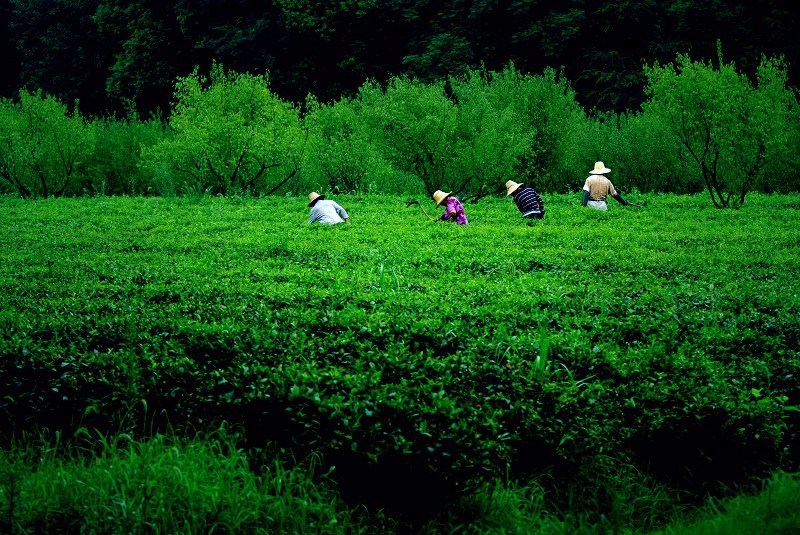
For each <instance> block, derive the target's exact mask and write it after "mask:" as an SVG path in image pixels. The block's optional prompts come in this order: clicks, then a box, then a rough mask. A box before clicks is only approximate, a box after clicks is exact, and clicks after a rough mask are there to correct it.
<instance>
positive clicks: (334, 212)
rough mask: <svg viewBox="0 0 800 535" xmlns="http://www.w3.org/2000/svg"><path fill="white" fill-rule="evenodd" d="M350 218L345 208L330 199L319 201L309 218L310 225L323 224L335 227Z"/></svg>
mask: <svg viewBox="0 0 800 535" xmlns="http://www.w3.org/2000/svg"><path fill="white" fill-rule="evenodd" d="M348 217H349V216H348V215H347V212H345V210H344V208H342V207H341V206H339V205H338V204H336V203H335V202H334V201H329V200H328V199H320V200H318V201H317V202H316V203H315V204H314V206H313V207H312V208H311V213H310V214H309V216H308V222H309V223H323V224H325V225H335V224H336V223H343V222H344V220H345V219H347V218H348Z"/></svg>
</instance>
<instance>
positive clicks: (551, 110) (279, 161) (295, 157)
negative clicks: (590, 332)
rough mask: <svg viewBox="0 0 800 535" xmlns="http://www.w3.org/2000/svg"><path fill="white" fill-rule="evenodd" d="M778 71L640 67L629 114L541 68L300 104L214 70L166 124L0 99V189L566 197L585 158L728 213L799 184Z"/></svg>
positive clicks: (797, 134)
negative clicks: (637, 107)
mask: <svg viewBox="0 0 800 535" xmlns="http://www.w3.org/2000/svg"><path fill="white" fill-rule="evenodd" d="M786 72H787V71H786V66H785V65H784V64H783V63H782V62H781V61H779V60H776V59H767V58H765V59H764V60H763V61H762V63H761V64H760V66H759V68H758V76H757V80H756V83H753V82H751V81H750V79H749V78H747V77H746V76H744V75H742V74H741V73H740V72H739V71H738V70H737V69H736V67H735V66H734V65H732V64H728V63H724V62H722V60H720V61H719V63H718V64H717V65H714V64H710V63H705V62H696V61H693V60H691V59H690V58H688V57H687V56H681V57H679V58H678V60H677V62H676V63H674V64H673V63H669V64H666V65H663V66H662V65H653V66H649V67H647V68H646V69H645V74H646V76H647V79H648V86H647V91H648V100H647V101H646V102H645V103H644V104H643V110H642V111H639V112H636V113H623V114H619V115H617V114H615V113H606V114H599V115H590V116H587V114H586V113H585V112H584V111H583V110H582V109H581V107H580V106H579V104H578V103H577V101H576V98H575V92H574V90H573V89H572V87H571V86H570V84H569V82H568V80H566V79H565V78H564V77H563V76H560V75H558V74H557V73H556V72H555V71H554V70H552V69H546V70H545V71H544V72H543V73H542V74H539V75H530V74H524V73H522V72H520V71H519V70H517V69H516V68H514V67H513V66H509V67H507V68H505V69H503V70H502V71H499V72H494V71H486V70H476V71H470V72H468V73H467V74H466V75H464V76H460V77H451V78H449V79H448V80H446V81H444V82H432V83H425V82H422V81H420V80H417V79H410V78H392V79H391V80H390V81H389V83H388V84H386V85H385V86H381V85H379V84H377V83H372V82H371V83H367V84H365V85H364V86H362V87H361V89H360V90H359V92H358V94H357V95H356V96H354V97H352V98H343V99H340V100H338V101H335V102H333V103H330V104H324V103H321V102H319V101H318V100H317V99H316V98H314V97H309V98H308V99H307V101H306V102H305V104H304V106H303V107H302V108H300V107H298V106H295V105H293V104H291V103H289V102H286V101H284V100H282V99H280V98H279V97H277V96H276V94H275V93H274V92H273V91H272V89H271V87H270V83H269V79H268V77H267V75H254V74H242V73H237V72H235V71H230V70H225V69H224V68H223V66H221V65H215V66H214V67H213V69H212V71H211V73H210V75H209V76H203V75H201V74H200V73H199V72H198V71H195V72H193V73H192V74H191V75H189V76H187V77H184V78H180V79H178V81H177V82H176V88H175V95H174V99H175V100H174V106H173V110H172V113H171V114H170V116H169V119H168V120H167V121H166V122H162V121H159V120H157V119H150V120H147V121H142V120H140V119H139V118H138V116H136V114H135V113H132V114H131V116H130V117H129V118H128V119H126V120H114V119H110V118H107V119H86V118H84V117H82V116H81V115H80V114H79V113H77V112H76V111H74V110H73V109H69V108H68V107H67V106H66V105H64V104H63V103H60V102H59V101H58V100H57V99H55V98H53V97H51V96H47V95H44V94H43V93H41V92H37V93H29V92H27V91H22V92H20V94H19V97H18V98H17V99H13V100H12V99H2V100H0V115H1V116H2V119H3V120H2V122H0V190H5V191H14V192H16V193H18V194H19V195H21V196H22V197H24V198H46V197H49V196H60V195H79V194H82V193H89V194H101V193H102V194H132V193H145V194H159V195H175V194H199V193H211V194H221V195H241V194H249V195H256V196H261V195H271V194H275V193H279V194H284V193H287V192H288V193H294V194H299V193H302V192H308V191H310V190H312V189H313V190H321V191H334V192H339V193H352V192H362V193H363V192H382V193H411V194H414V195H417V194H419V193H420V192H422V191H425V192H426V193H427V194H431V193H433V192H434V191H435V190H437V189H447V190H452V191H456V192H459V194H461V195H462V197H465V198H466V197H468V198H470V199H479V198H481V197H484V196H486V195H489V194H492V193H495V192H499V191H501V190H502V189H503V184H504V183H505V182H506V181H507V180H514V181H517V182H525V183H532V184H533V185H535V186H536V187H537V188H538V189H539V190H542V191H555V192H567V191H575V190H577V189H579V188H580V187H581V185H582V182H583V179H584V178H585V176H586V175H585V173H586V172H587V170H588V169H591V166H592V164H593V163H594V162H595V161H596V160H603V161H605V162H606V163H607V164H608V165H610V166H611V167H612V169H613V170H614V174H613V179H614V182H615V183H616V185H617V187H619V188H621V189H622V190H623V191H631V190H634V189H638V190H639V191H643V192H650V191H658V192H672V193H696V192H698V191H702V190H703V189H706V190H707V191H708V192H709V194H710V196H711V201H712V203H713V204H714V205H715V206H718V207H727V206H730V207H740V206H741V205H742V204H743V203H744V201H745V196H746V194H747V193H748V192H749V191H762V192H774V191H778V192H788V191H797V190H798V189H800V182H799V180H800V160H798V158H797V155H796V153H795V151H794V147H796V146H797V144H798V143H800V106H798V101H797V96H796V94H795V92H794V91H793V89H792V88H790V87H789V86H788V85H787V84H788V81H787V74H786Z"/></svg>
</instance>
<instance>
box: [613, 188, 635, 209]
mask: <svg viewBox="0 0 800 535" xmlns="http://www.w3.org/2000/svg"><path fill="white" fill-rule="evenodd" d="M611 196H612V197H614V198H615V199H616V200H617V202H618V203H620V204H621V205H622V206H628V205H629V204H631V203H629V202H628V201H626V200H625V199H623V198H622V195H620V194H619V193H617V192H616V191H615V192H614V193H613V194H612V195H611Z"/></svg>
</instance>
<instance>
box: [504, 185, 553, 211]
mask: <svg viewBox="0 0 800 535" xmlns="http://www.w3.org/2000/svg"><path fill="white" fill-rule="evenodd" d="M506 191H507V192H508V193H506V197H508V196H509V195H511V196H512V198H513V199H514V202H515V203H516V205H517V208H519V211H520V212H522V217H527V218H531V219H542V218H543V217H544V201H543V200H542V198H541V197H540V196H539V194H538V193H536V190H535V189H533V188H532V187H530V186H526V185H525V184H519V183H517V182H514V181H513V180H509V181H508V182H506Z"/></svg>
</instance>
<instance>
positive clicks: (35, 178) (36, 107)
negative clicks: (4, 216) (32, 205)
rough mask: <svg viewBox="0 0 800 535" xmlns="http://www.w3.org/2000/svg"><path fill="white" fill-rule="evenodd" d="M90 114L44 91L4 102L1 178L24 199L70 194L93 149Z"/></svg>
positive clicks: (0, 123)
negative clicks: (88, 123)
mask: <svg viewBox="0 0 800 535" xmlns="http://www.w3.org/2000/svg"><path fill="white" fill-rule="evenodd" d="M92 147H93V139H92V137H91V132H90V131H89V130H88V128H87V126H86V122H85V121H84V119H83V118H82V117H81V116H80V115H78V114H76V113H71V112H70V111H69V110H67V107H66V106H65V105H64V104H62V103H61V102H59V101H57V100H56V99H54V98H53V97H49V96H45V95H44V94H42V92H41V91H39V92H37V93H29V92H27V91H20V94H19V101H18V102H14V101H12V100H10V99H3V100H2V101H0V179H2V180H4V181H5V182H6V183H7V184H9V185H10V186H11V187H13V188H14V189H15V190H16V191H17V192H18V193H19V194H20V195H21V196H22V197H23V198H26V199H27V198H33V199H37V198H47V197H51V196H53V197H58V196H61V195H64V194H65V193H70V192H71V190H70V188H71V187H73V186H75V185H76V177H80V176H82V175H83V173H82V166H83V165H84V163H85V162H86V160H87V158H88V157H89V155H90V154H91V151H92Z"/></svg>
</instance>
